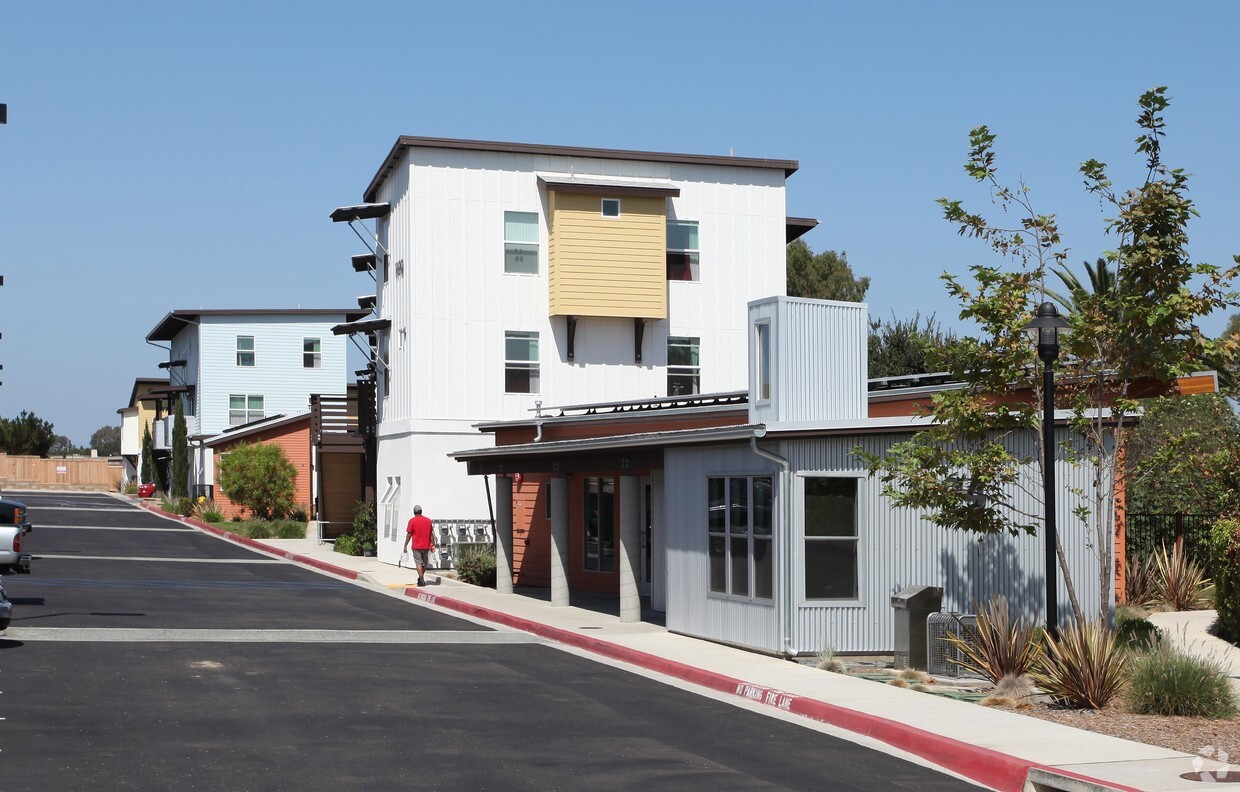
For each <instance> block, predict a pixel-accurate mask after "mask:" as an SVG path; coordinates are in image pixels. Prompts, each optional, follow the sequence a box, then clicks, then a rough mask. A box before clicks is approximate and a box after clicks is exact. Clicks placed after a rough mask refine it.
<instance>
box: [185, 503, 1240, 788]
mask: <svg viewBox="0 0 1240 792" xmlns="http://www.w3.org/2000/svg"><path fill="white" fill-rule="evenodd" d="M196 524H197V525H199V527H201V528H203V529H205V530H209V531H211V532H213V533H216V534H224V535H226V537H227V538H232V539H234V540H235V541H239V542H241V543H242V544H245V545H247V546H250V547H253V548H256V549H259V550H263V551H265V552H269V553H272V554H274V555H277V556H279V557H282V558H285V559H288V560H291V561H295V562H297V563H301V564H305V565H308V566H311V567H314V568H316V569H319V570H322V571H325V572H329V573H331V574H335V575H339V576H342V577H344V578H347V579H350V580H355V581H358V582H359V583H361V584H364V585H371V586H374V587H379V588H384V589H388V590H401V591H404V593H405V594H406V595H407V596H409V597H411V598H414V599H416V600H417V601H419V602H420V603H422V604H423V605H426V606H430V607H435V608H443V609H447V610H451V611H454V612H457V613H461V614H464V615H467V616H470V617H473V618H477V619H482V620H485V621H487V622H490V623H493V624H496V625H501V626H504V627H508V628H512V629H515V630H521V631H524V632H528V633H533V634H535V635H538V636H540V637H542V638H544V639H546V640H548V641H552V642H557V643H560V644H563V645H567V646H570V647H574V648H576V649H577V650H579V651H585V652H589V653H593V654H596V655H600V656H603V657H607V658H610V659H612V660H614V661H620V662H622V663H627V664H631V665H633V666H637V667H640V668H642V669H646V670H648V671H653V672H656V673H661V674H665V675H668V676H670V677H674V678H676V679H679V680H682V681H685V682H688V683H691V684H695V685H699V686H702V687H704V688H708V689H710V690H713V691H717V692H720V693H723V694H725V695H728V696H737V697H741V698H744V699H748V700H750V701H754V702H759V703H761V704H764V705H767V706H770V707H774V708H776V709H779V710H783V711H785V712H790V713H793V714H796V715H800V716H803V717H806V718H812V719H815V720H818V721H821V722H825V723H828V724H831V725H833V726H836V727H839V728H842V729H845V730H848V731H852V732H855V733H857V734H859V735H864V736H865V737H868V738H872V739H877V740H879V741H881V742H883V743H886V744H888V745H890V746H892V747H894V748H897V749H900V750H903V751H907V752H908V753H911V754H914V755H916V756H920V757H922V758H923V759H925V760H927V761H929V762H931V763H933V764H936V765H939V766H941V767H944V768H946V769H949V770H951V771H953V772H955V773H957V774H959V775H961V776H963V777H965V778H969V779H972V780H974V781H975V782H977V783H979V784H981V785H984V786H987V787H990V788H992V789H998V790H1005V791H1006V790H1012V791H1013V792H1014V791H1016V790H1029V791H1030V792H1033V791H1034V790H1056V789H1065V790H1066V789H1071V790H1090V789H1117V790H1150V791H1151V792H1159V791H1166V792H1170V791H1171V790H1190V789H1191V790H1200V789H1201V788H1202V780H1203V779H1201V778H1200V777H1199V775H1198V774H1201V773H1210V772H1211V771H1219V772H1220V773H1225V772H1226V771H1227V770H1228V767H1227V766H1225V765H1221V764H1219V763H1218V762H1214V761H1210V760H1203V759H1202V758H1201V757H1197V756H1191V755H1188V754H1183V753H1179V752H1176V751H1171V750H1167V749H1164V748H1157V747H1153V746H1148V745H1144V744H1141V743H1136V742H1131V741H1128V740H1122V739H1118V738H1115V737H1108V736H1105V735H1101V734H1095V733H1093V732H1088V731H1081V730H1078V729H1073V728H1071V727H1067V726H1061V725H1059V724H1056V723H1051V722H1049V721H1043V720H1039V719H1037V718H1030V717H1027V716H1024V715H1018V714H1015V713H1012V712H1005V711H1002V710H995V709H991V708H987V707H981V706H978V705H976V704H969V703H963V702H959V701H953V700H950V699H947V698H945V697H942V696H934V695H928V694H925V693H919V692H915V691H911V690H904V689H900V688H896V687H893V686H889V685H880V684H876V683H874V682H871V681H867V680H863V679H858V678H854V677H849V676H845V675H841V674H832V673H828V672H825V671H820V670H817V669H815V668H811V667H809V666H805V665H801V664H797V663H792V662H788V661H786V660H781V659H778V658H773V657H768V656H765V655H761V654H756V653H753V652H748V651H744V650H740V649H734V648H731V647H727V646H722V645H720V644H715V643H711V642H708V641H702V640H697V639H694V638H688V637H685V636H682V635H676V634H674V633H671V632H668V630H667V629H665V628H664V627H662V626H661V625H660V624H657V623H651V622H648V621H647V622H640V623H622V622H621V621H620V620H619V618H618V616H616V615H613V614H610V613H606V612H600V610H598V609H595V608H586V607H575V606H567V607H553V606H552V605H551V604H550V603H549V602H547V601H545V600H544V599H543V598H541V596H529V595H525V594H522V593H520V592H519V593H517V594H509V595H501V594H498V593H497V592H496V591H494V590H493V589H484V588H479V587H476V586H471V585H468V584H464V583H460V582H458V581H455V580H452V579H450V578H447V577H443V578H440V577H439V576H437V575H436V573H435V572H433V571H429V572H428V574H427V580H428V583H429V585H427V586H426V587H423V588H418V587H416V585H415V584H416V578H417V575H416V573H415V572H412V571H410V570H407V569H400V568H398V567H396V566H393V565H391V564H386V563H382V562H380V561H378V560H377V559H374V558H358V557H353V556H345V555H341V554H339V553H335V552H333V551H332V549H331V545H328V544H319V543H318V542H317V541H315V540H312V539H286V540H280V539H268V540H262V541H256V540H251V539H241V538H238V537H234V536H232V535H231V534H226V532H225V531H221V530H220V529H219V528H217V527H214V526H206V525H203V524H200V523H196ZM536 591H537V592H538V594H539V595H541V594H542V592H541V590H536ZM1211 618H1212V616H1207V615H1204V614H1163V615H1160V616H1159V617H1158V622H1159V626H1161V627H1163V628H1164V629H1166V630H1168V632H1171V633H1172V634H1174V633H1175V630H1177V629H1179V625H1181V624H1182V625H1184V627H1183V630H1184V631H1189V630H1191V631H1192V634H1193V636H1194V637H1196V638H1197V639H1198V641H1199V643H1202V644H1204V643H1206V639H1209V640H1210V641H1218V639H1215V638H1213V636H1209V634H1208V633H1206V632H1205V629H1206V628H1208V626H1209V621H1208V620H1209V619H1211ZM1218 643H1219V644H1222V646H1221V647H1219V646H1217V645H1214V644H1211V646H1212V647H1213V649H1214V650H1215V651H1220V652H1222V653H1223V654H1224V655H1226V656H1227V657H1228V658H1229V660H1230V658H1232V657H1240V655H1237V654H1236V652H1235V649H1234V647H1231V646H1230V645H1229V644H1226V643H1225V642H1221V641H1218ZM1203 747H1204V746H1203ZM1182 774H1193V780H1186V779H1184V778H1182V777H1181V776H1182ZM1034 781H1036V782H1037V784H1036V785H1035V784H1034V783H1033V782H1034Z"/></svg>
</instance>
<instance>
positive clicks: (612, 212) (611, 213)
mask: <svg viewBox="0 0 1240 792" xmlns="http://www.w3.org/2000/svg"><path fill="white" fill-rule="evenodd" d="M601 211H602V213H603V217H619V216H620V199H619V198H604V199H603V203H602V209H601Z"/></svg>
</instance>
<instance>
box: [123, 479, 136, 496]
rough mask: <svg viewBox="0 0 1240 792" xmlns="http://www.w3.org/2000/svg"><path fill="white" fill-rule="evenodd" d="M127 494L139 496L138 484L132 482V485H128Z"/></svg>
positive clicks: (126, 487)
mask: <svg viewBox="0 0 1240 792" xmlns="http://www.w3.org/2000/svg"><path fill="white" fill-rule="evenodd" d="M125 494H126V495H137V494H138V485H137V483H136V482H132V481H131V482H130V483H128V484H126V485H125Z"/></svg>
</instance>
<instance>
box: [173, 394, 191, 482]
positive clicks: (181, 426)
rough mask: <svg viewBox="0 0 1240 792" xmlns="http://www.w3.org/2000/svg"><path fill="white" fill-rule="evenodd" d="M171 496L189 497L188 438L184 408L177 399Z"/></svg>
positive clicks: (174, 420) (174, 421)
mask: <svg viewBox="0 0 1240 792" xmlns="http://www.w3.org/2000/svg"><path fill="white" fill-rule="evenodd" d="M172 496H173V497H175V498H188V497H189V438H188V436H187V431H186V428H185V407H184V405H183V403H182V400H181V399H177V408H176V412H175V413H174V416H173V419H172Z"/></svg>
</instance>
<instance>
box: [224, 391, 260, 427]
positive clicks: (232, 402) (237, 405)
mask: <svg viewBox="0 0 1240 792" xmlns="http://www.w3.org/2000/svg"><path fill="white" fill-rule="evenodd" d="M262 417H263V397H262V396H251V395H248V394H243V393H234V394H232V395H230V396H229V397H228V425H229V426H241V425H242V424H248V423H249V422H250V421H257V420H258V419H259V418H262Z"/></svg>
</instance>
